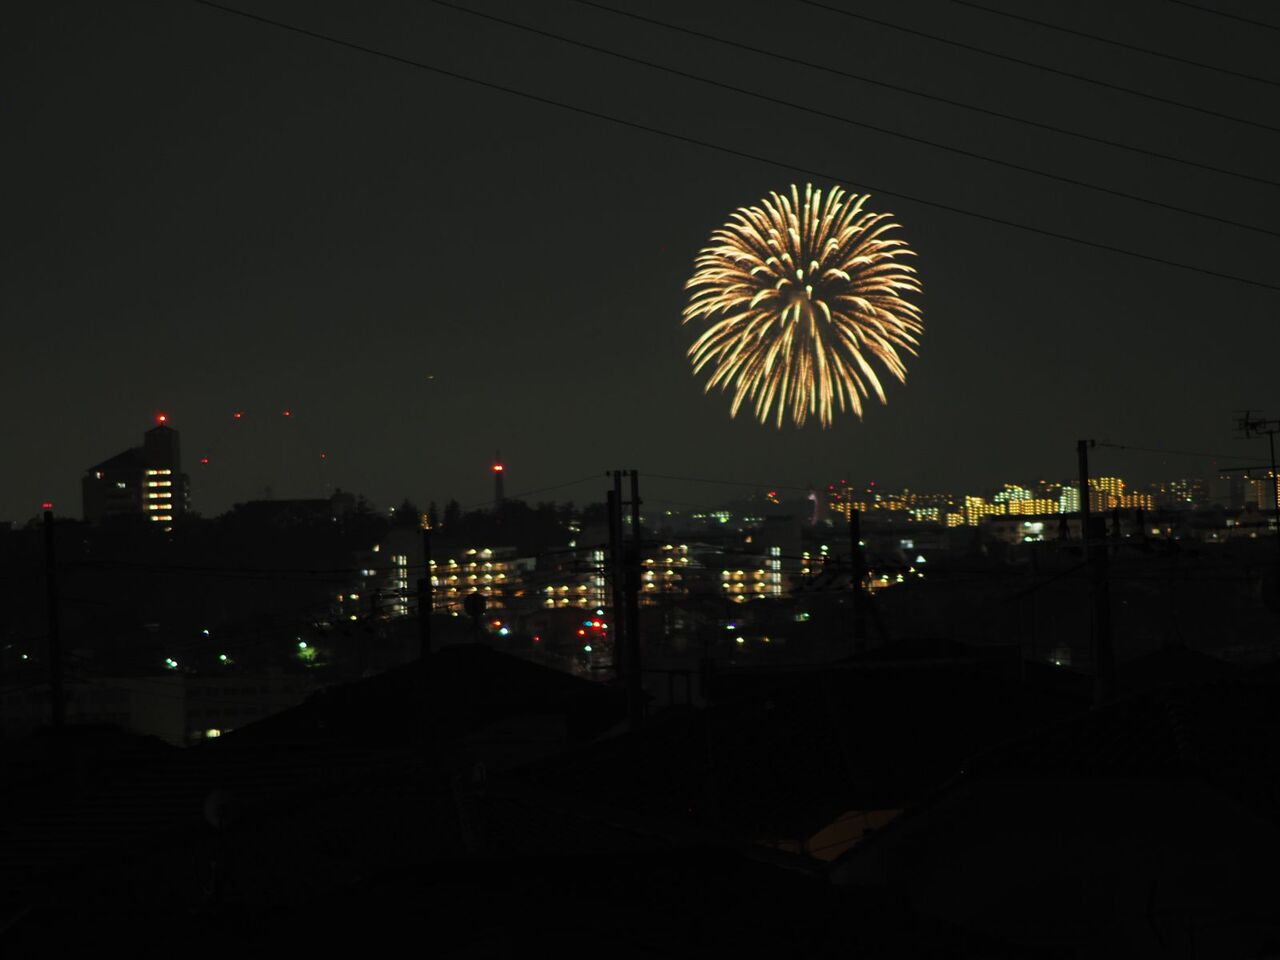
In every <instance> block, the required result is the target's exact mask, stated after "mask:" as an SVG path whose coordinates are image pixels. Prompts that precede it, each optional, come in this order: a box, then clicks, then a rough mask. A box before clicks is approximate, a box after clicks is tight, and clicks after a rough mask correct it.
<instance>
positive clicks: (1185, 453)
mask: <svg viewBox="0 0 1280 960" xmlns="http://www.w3.org/2000/svg"><path fill="white" fill-rule="evenodd" d="M1094 445H1095V446H1098V447H1108V448H1110V449H1113V450H1137V451H1140V452H1142V453H1166V454H1169V455H1171V456H1180V457H1209V458H1211V459H1228V460H1244V461H1248V462H1252V463H1257V464H1263V463H1265V461H1262V460H1259V459H1258V458H1256V457H1245V456H1241V455H1240V454H1238V453H1208V452H1206V451H1203V450H1171V449H1169V448H1167V447H1139V446H1136V445H1135V444H1132V443H1111V442H1109V441H1106V440H1098V441H1096V443H1095V444H1094Z"/></svg>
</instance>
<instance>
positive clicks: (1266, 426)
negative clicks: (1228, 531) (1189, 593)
mask: <svg viewBox="0 0 1280 960" xmlns="http://www.w3.org/2000/svg"><path fill="white" fill-rule="evenodd" d="M1251 412H1252V411H1249V410H1246V411H1245V414H1244V416H1243V417H1241V418H1240V419H1239V420H1238V421H1236V425H1237V426H1238V427H1239V428H1240V429H1241V430H1243V431H1244V435H1245V436H1246V437H1248V438H1249V439H1253V438H1254V437H1260V436H1262V435H1263V434H1264V433H1265V434H1266V435H1267V446H1268V448H1269V449H1270V452H1271V507H1272V510H1271V514H1272V517H1273V518H1274V520H1275V524H1276V546H1277V548H1280V476H1277V475H1276V434H1277V433H1280V420H1267V419H1266V418H1264V417H1253V416H1250V413H1251ZM1247 470H1248V468H1246V472H1247ZM1258 506H1259V508H1261V507H1262V504H1261V503H1259V504H1258ZM1277 564H1278V565H1277V570H1276V589H1278V590H1280V561H1277Z"/></svg>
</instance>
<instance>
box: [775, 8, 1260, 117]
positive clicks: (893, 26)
mask: <svg viewBox="0 0 1280 960" xmlns="http://www.w3.org/2000/svg"><path fill="white" fill-rule="evenodd" d="M800 2H801V3H803V4H806V5H808V6H810V7H817V8H818V9H820V10H827V11H829V12H831V13H838V14H840V15H841V16H844V17H850V18H851V19H854V20H861V21H863V22H864V23H874V24H876V25H877V26H880V27H886V28H888V29H890V30H897V31H899V32H901V33H906V34H910V35H911V36H914V37H922V38H924V39H926V40H933V41H934V42H936V43H943V44H946V45H947V46H950V47H957V48H959V49H961V50H968V51H969V52H971V53H980V54H982V55H983V56H987V57H994V58H995V59H997V60H1004V61H1005V62H1007V63H1016V64H1018V65H1020V66H1023V67H1030V68H1031V69H1032V70H1040V71H1043V72H1045V73H1051V74H1054V75H1055V76H1059V77H1067V78H1069V79H1071V80H1079V81H1080V82H1081V83H1090V84H1093V85H1094V86H1097V87H1102V88H1103V89H1105V90H1113V91H1115V92H1117V93H1127V94H1129V95H1130V96H1133V97H1140V98H1142V99H1144V100H1151V101H1153V102H1154V103H1163V104H1165V105H1166V106H1170V107H1180V108H1181V109H1183V110H1191V111H1193V112H1195V113H1202V114H1204V115H1206V116H1210V117H1217V118H1218V119H1219V120H1230V121H1232V122H1233V123H1240V124H1244V125H1245V126H1249V127H1256V128H1258V129H1259V130H1269V131H1271V132H1272V133H1280V127H1276V126H1272V125H1271V124H1269V123H1263V122H1262V121H1260V120H1250V119H1248V118H1246V117H1239V116H1236V115H1235V114H1231V113H1223V112H1221V111H1220V110H1212V109H1210V108H1208V107H1197V106H1195V105H1194V104H1190V103H1186V102H1184V101H1182V100H1174V99H1172V98H1170V97H1162V96H1160V95H1159V94H1155V93H1146V92H1145V91H1142V90H1135V89H1134V88H1133V87H1126V86H1122V85H1121V84H1118V83H1111V82H1110V81H1108V80H1099V79H1098V78H1096V77H1089V76H1085V75H1084V74H1082V73H1072V72H1071V71H1070V70H1061V69H1059V68H1057V67H1050V66H1048V65H1046V64H1043V63H1036V62H1035V61H1034V60H1023V59H1022V58H1021V57H1014V56H1010V55H1009V54H1007V53H1000V52H998V51H995V50H988V49H987V48H985V47H978V46H974V45H973V44H970V43H965V42H963V41H961V40H954V39H952V38H951V37H941V36H938V35H937V34H935V33H926V32H925V31H923V30H916V29H914V28H912V27H905V26H903V25H902V24H900V23H891V22H890V21H888V20H880V19H879V18H877V17H869V16H867V15H866V14H864V13H854V12H853V11H852V10H844V9H842V8H840V7H833V6H830V5H829V4H826V3H821V2H819V0H800Z"/></svg>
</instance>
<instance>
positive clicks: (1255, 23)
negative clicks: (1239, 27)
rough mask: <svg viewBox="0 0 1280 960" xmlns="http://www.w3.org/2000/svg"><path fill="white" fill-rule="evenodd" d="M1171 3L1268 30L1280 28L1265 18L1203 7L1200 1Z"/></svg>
mask: <svg viewBox="0 0 1280 960" xmlns="http://www.w3.org/2000/svg"><path fill="white" fill-rule="evenodd" d="M1169 3H1176V4H1178V5H1179V6H1181V7H1190V8H1191V9H1192V10H1199V11H1200V12H1201V13H1208V14H1212V15H1213V16H1215V17H1223V18H1225V19H1227V20H1238V21H1239V22H1240V23H1247V24H1249V25H1250V26H1254V27H1265V28H1266V29H1267V30H1280V24H1275V23H1267V22H1266V21H1265V20H1253V19H1251V18H1249V17H1242V16H1240V15H1239V14H1238V13H1228V12H1227V11H1225V10H1215V9H1214V8H1213V7H1202V6H1200V4H1198V3H1190V2H1188V0H1169Z"/></svg>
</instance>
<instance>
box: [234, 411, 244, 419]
mask: <svg viewBox="0 0 1280 960" xmlns="http://www.w3.org/2000/svg"><path fill="white" fill-rule="evenodd" d="M243 416H244V411H243V410H237V411H236V412H235V413H233V414H232V415H231V419H232V420H239V419H241V418H242V417H243Z"/></svg>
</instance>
